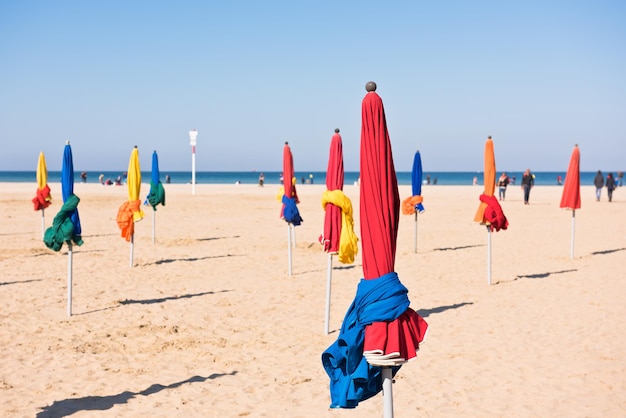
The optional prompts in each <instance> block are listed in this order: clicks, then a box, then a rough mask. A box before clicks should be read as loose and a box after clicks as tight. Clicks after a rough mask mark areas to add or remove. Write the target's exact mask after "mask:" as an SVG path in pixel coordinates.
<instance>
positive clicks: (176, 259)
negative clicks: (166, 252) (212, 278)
mask: <svg viewBox="0 0 626 418" xmlns="http://www.w3.org/2000/svg"><path fill="white" fill-rule="evenodd" d="M225 257H243V256H241V255H233V254H226V255H213V256H207V257H189V258H166V259H164V260H157V261H155V262H152V263H146V264H143V265H144V266H150V265H152V264H155V265H157V266H158V265H159V264H167V263H175V262H176V261H188V262H192V261H200V260H209V259H211V258H225Z"/></svg>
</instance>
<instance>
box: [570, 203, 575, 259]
mask: <svg viewBox="0 0 626 418" xmlns="http://www.w3.org/2000/svg"><path fill="white" fill-rule="evenodd" d="M575 230H576V211H575V210H574V209H572V243H571V248H570V252H569V258H570V259H572V260H573V259H574V235H575V232H574V231H575Z"/></svg>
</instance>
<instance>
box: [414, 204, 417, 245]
mask: <svg viewBox="0 0 626 418" xmlns="http://www.w3.org/2000/svg"><path fill="white" fill-rule="evenodd" d="M414 248H415V254H417V210H416V211H415V246H414Z"/></svg>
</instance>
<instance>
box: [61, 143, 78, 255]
mask: <svg viewBox="0 0 626 418" xmlns="http://www.w3.org/2000/svg"><path fill="white" fill-rule="evenodd" d="M73 194H74V161H73V158H72V147H70V142H69V141H67V143H66V144H65V149H64V150H63V165H62V166H61V195H62V196H63V203H66V202H67V199H68V198H69V197H70V196H71V195H73ZM70 220H71V221H72V225H74V235H78V236H80V235H81V232H82V229H81V226H80V218H79V216H78V209H74V211H73V212H72V213H71V215H70ZM69 245H71V244H69ZM79 245H80V244H79Z"/></svg>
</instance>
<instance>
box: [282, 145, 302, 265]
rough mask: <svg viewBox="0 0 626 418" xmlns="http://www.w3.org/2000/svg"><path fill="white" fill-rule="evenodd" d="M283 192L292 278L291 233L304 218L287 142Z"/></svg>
mask: <svg viewBox="0 0 626 418" xmlns="http://www.w3.org/2000/svg"><path fill="white" fill-rule="evenodd" d="M283 191H284V194H283V196H282V203H283V205H282V208H281V210H280V217H281V218H282V219H284V220H285V222H287V239H288V243H287V244H288V252H289V275H290V276H291V235H292V234H291V232H292V227H295V226H298V225H300V223H302V217H300V213H299V212H298V207H297V206H296V205H297V204H298V203H300V200H299V199H298V193H297V192H296V182H295V177H294V171H293V155H292V154H291V148H289V143H288V142H285V146H284V147H283ZM294 235H295V232H294Z"/></svg>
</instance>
